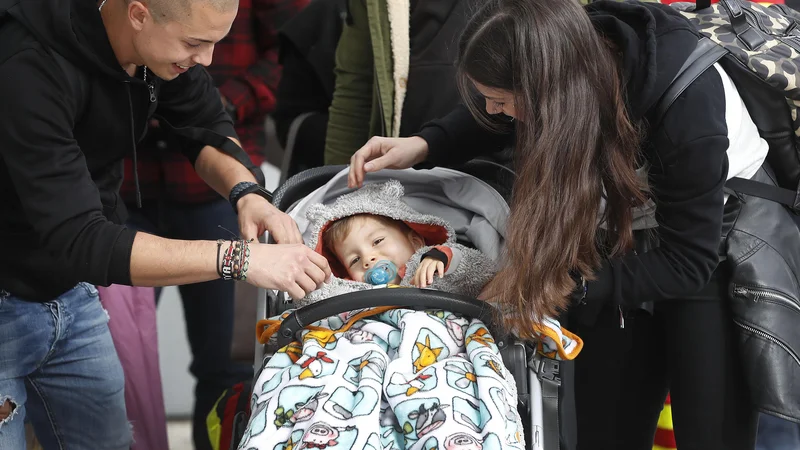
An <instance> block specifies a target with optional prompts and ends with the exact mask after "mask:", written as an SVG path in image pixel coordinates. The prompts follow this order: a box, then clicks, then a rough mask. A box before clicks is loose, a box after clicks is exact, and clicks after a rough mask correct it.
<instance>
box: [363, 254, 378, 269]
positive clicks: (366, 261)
mask: <svg viewBox="0 0 800 450" xmlns="http://www.w3.org/2000/svg"><path fill="white" fill-rule="evenodd" d="M377 259H378V258H376V257H374V256H373V257H371V258H364V269H369V268H370V267H372V265H373V264H375V261H376V260H377Z"/></svg>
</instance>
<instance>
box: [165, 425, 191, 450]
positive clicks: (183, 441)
mask: <svg viewBox="0 0 800 450" xmlns="http://www.w3.org/2000/svg"><path fill="white" fill-rule="evenodd" d="M167 435H168V437H169V448H170V450H192V449H193V446H192V423H191V422H189V421H188V420H186V421H170V422H169V423H168V424H167Z"/></svg>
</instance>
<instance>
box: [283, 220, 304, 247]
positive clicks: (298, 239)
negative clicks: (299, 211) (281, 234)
mask: <svg viewBox="0 0 800 450" xmlns="http://www.w3.org/2000/svg"><path fill="white" fill-rule="evenodd" d="M286 226H287V230H286V243H287V244H302V243H303V235H302V234H300V229H299V228H297V222H295V221H294V220H292V223H290V224H287V225H286Z"/></svg>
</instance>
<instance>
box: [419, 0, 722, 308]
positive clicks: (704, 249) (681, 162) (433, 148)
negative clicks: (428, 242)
mask: <svg viewBox="0 0 800 450" xmlns="http://www.w3.org/2000/svg"><path fill="white" fill-rule="evenodd" d="M586 9H587V11H588V13H589V15H590V17H591V19H592V22H593V24H594V25H595V28H596V29H597V30H598V31H599V32H600V33H601V34H602V35H605V36H607V37H608V38H609V39H611V40H612V42H614V43H615V44H616V45H617V46H618V48H620V49H621V51H622V53H623V58H622V59H623V62H622V64H623V73H624V80H625V83H626V85H625V88H626V95H627V103H628V108H629V113H630V116H631V118H632V119H633V120H634V121H637V122H639V121H641V122H642V123H644V124H645V126H646V123H647V119H648V114H649V113H650V111H651V108H653V106H654V105H655V104H656V102H657V101H658V99H659V98H661V96H662V94H663V93H664V91H665V90H666V88H667V87H668V86H669V84H670V82H671V81H672V79H673V78H674V76H675V74H676V73H677V72H678V70H679V69H680V68H681V66H682V65H683V63H684V61H686V59H687V58H688V56H689V54H690V53H691V52H692V50H693V49H694V47H695V45H696V43H697V40H698V37H699V36H698V34H697V32H696V31H695V30H694V28H692V26H691V24H690V23H689V22H688V21H687V20H685V19H684V18H683V17H682V16H681V15H680V14H679V13H677V12H676V11H674V10H672V9H670V7H668V6H665V5H660V4H653V3H635V2H626V3H617V2H609V1H602V2H594V3H592V4H591V5H589V6H587V7H586ZM574 120H580V118H579V117H576V118H574ZM565 131H568V130H565ZM419 136H421V137H423V138H424V139H425V140H426V141H427V142H428V145H429V148H430V152H429V158H428V163H432V164H436V165H455V164H458V163H459V162H462V161H466V160H469V159H471V158H472V157H474V156H477V153H478V152H480V151H487V149H497V150H499V149H501V148H502V146H503V145H504V144H508V143H509V142H508V141H509V137H508V136H504V135H498V134H493V133H490V132H488V131H486V130H485V129H483V128H481V127H480V126H479V125H478V124H477V123H476V122H475V120H474V119H473V118H472V117H471V116H470V114H469V112H468V111H467V110H466V109H465V108H463V107H462V108H460V109H458V110H456V111H454V112H453V113H451V114H450V115H448V116H447V117H445V118H443V119H441V120H439V121H434V122H432V123H429V124H428V125H427V126H426V127H425V128H423V129H422V130H421V131H420V133H419ZM727 136H728V130H727V125H726V122H725V95H724V91H723V85H722V80H721V78H720V76H719V74H718V73H717V72H716V71H714V70H708V71H706V72H705V73H704V74H703V75H701V76H700V77H699V78H698V79H697V80H696V81H695V82H694V83H693V84H692V85H691V86H689V88H687V89H686V90H685V91H684V92H683V94H681V96H680V97H678V99H677V100H676V101H675V103H673V105H672V107H671V108H670V109H669V112H668V113H667V114H666V116H665V117H664V119H663V122H662V123H661V126H660V127H659V128H658V129H648V130H646V138H645V140H644V143H643V146H642V153H643V157H644V158H645V159H646V162H647V164H648V166H649V172H648V181H649V185H650V189H651V193H652V196H653V198H654V200H655V203H656V207H657V210H656V220H657V221H658V228H657V229H656V230H655V232H656V233H657V236H658V238H659V242H660V246H659V248H656V249H654V250H651V251H648V252H646V253H641V254H638V255H637V254H633V253H631V254H630V255H628V256H626V257H623V258H617V259H608V260H606V261H605V262H604V263H603V266H602V267H601V268H600V269H599V271H598V272H597V273H596V276H597V280H595V281H592V282H590V283H589V285H588V292H587V298H586V299H585V300H586V301H585V303H584V304H581V305H580V306H578V307H577V308H576V310H575V311H574V313H575V314H576V315H577V316H578V319H579V320H581V321H582V322H585V323H591V322H593V321H594V317H596V315H597V313H598V312H599V311H600V309H601V308H602V307H603V306H604V305H605V304H606V302H611V303H612V304H614V305H621V306H623V307H630V308H635V307H638V306H639V305H641V304H642V303H643V302H648V301H653V300H662V299H669V298H686V297H687V296H691V295H692V294H694V293H696V292H698V291H699V290H700V289H702V288H703V287H704V286H705V285H706V284H707V283H708V282H709V280H710V278H711V274H712V272H713V271H714V270H715V268H716V267H717V264H718V261H719V258H718V248H719V242H720V235H721V228H722V213H723V199H724V194H723V187H724V184H725V180H726V177H727V173H728V159H727V155H726V151H727V149H728V137H727ZM470 151H471V152H470ZM569 207H570V205H564V208H569ZM521 270H524V268H521Z"/></svg>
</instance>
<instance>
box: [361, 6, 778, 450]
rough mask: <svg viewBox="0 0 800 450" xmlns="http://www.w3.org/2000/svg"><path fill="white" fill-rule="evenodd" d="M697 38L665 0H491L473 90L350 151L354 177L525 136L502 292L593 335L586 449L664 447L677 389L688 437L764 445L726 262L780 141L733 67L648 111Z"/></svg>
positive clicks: (456, 159)
mask: <svg viewBox="0 0 800 450" xmlns="http://www.w3.org/2000/svg"><path fill="white" fill-rule="evenodd" d="M697 39H698V34H697V32H696V31H695V30H694V29H693V28H692V27H691V25H690V24H689V23H688V22H687V21H686V20H685V19H683V18H682V17H681V16H680V15H679V14H678V13H676V12H674V11H672V10H671V9H670V8H668V7H666V6H663V5H658V4H644V3H616V2H596V3H593V4H591V5H590V6H588V7H586V8H582V7H581V6H579V5H578V4H577V2H576V1H575V0H488V1H487V2H485V3H483V4H482V6H481V7H480V9H479V10H478V11H477V12H476V14H475V15H474V16H473V18H472V19H471V21H470V22H469V24H468V26H467V28H466V29H465V31H464V34H463V36H462V38H461V41H460V44H459V59H458V73H459V84H460V87H461V91H462V97H463V99H464V104H465V106H464V107H460V108H459V109H457V110H455V111H454V112H452V113H451V114H449V115H448V116H446V117H444V118H442V119H440V120H437V121H434V122H432V123H429V124H427V125H426V126H425V127H424V128H423V129H422V130H421V131H420V132H419V133H418V134H417V135H416V136H414V137H411V138H405V139H388V138H373V139H372V140H371V141H370V142H369V143H368V144H367V145H365V146H364V147H363V148H361V149H360V150H359V151H358V152H357V153H356V154H355V155H354V156H353V158H352V160H351V169H350V170H351V172H350V178H349V182H350V186H351V187H355V186H359V185H361V184H362V182H363V179H364V175H365V172H373V171H376V170H380V169H383V168H397V169H401V168H407V167H411V166H414V165H417V164H420V163H425V164H427V165H451V166H452V165H456V164H459V163H461V162H464V161H466V160H468V159H471V158H473V157H475V156H478V155H480V154H482V153H488V152H492V151H496V150H499V149H501V148H503V146H504V145H507V144H513V145H514V155H515V157H514V164H515V170H516V173H517V180H516V182H515V185H514V189H513V196H512V202H511V211H512V212H511V217H510V219H509V222H508V229H507V240H506V258H505V261H504V266H503V268H502V270H501V271H500V273H499V274H498V275H497V277H496V278H495V280H494V281H493V282H492V284H491V285H490V289H489V291H488V292H487V293H486V295H487V297H488V298H490V299H493V300H495V301H497V302H500V303H501V304H503V305H504V306H505V308H504V310H507V311H509V313H508V314H507V315H506V317H504V319H505V320H506V322H507V324H508V326H509V329H513V330H514V331H515V332H516V333H518V334H520V335H522V336H527V337H529V336H530V330H532V328H533V323H534V322H536V321H537V320H538V319H539V318H541V317H543V316H545V315H553V314H559V313H561V312H563V311H566V317H567V318H568V321H569V326H570V327H571V328H572V329H573V330H574V331H576V332H577V333H578V335H580V336H581V337H582V338H583V339H584V341H585V343H586V345H585V348H584V351H583V353H582V354H581V355H580V357H579V358H578V359H577V360H576V381H575V389H576V402H577V411H578V430H579V432H578V434H579V436H578V445H579V448H597V449H649V448H652V445H653V435H654V433H655V429H656V422H657V419H658V414H659V412H660V410H661V407H662V406H663V402H664V399H665V396H666V394H667V392H668V391H669V392H671V396H672V411H673V417H674V425H675V435H676V438H677V441H678V448H680V449H681V450H688V449H702V450H713V449H751V448H753V445H754V440H755V427H756V418H755V417H756V416H755V411H754V409H753V407H752V406H751V405H750V404H749V399H748V394H747V391H746V389H745V387H744V384H743V382H742V380H741V377H740V372H741V370H740V368H739V366H738V360H737V357H736V355H735V348H734V344H733V343H734V341H735V339H734V337H733V330H732V329H731V321H730V318H729V311H728V310H727V307H726V304H725V301H724V298H725V294H724V292H725V284H726V283H725V274H724V273H723V271H722V270H721V269H718V268H717V266H718V262H719V259H718V246H719V241H720V236H721V227H722V215H723V205H724V202H725V194H724V192H723V186H724V184H725V181H726V179H727V178H728V177H732V176H744V177H749V176H752V174H753V173H754V172H755V170H756V169H757V168H758V167H759V166H760V163H761V161H763V158H764V155H765V153H766V143H764V141H763V140H761V139H760V138H759V137H758V135H757V130H756V128H755V126H754V125H753V123H752V120H751V119H750V116H749V115H748V114H747V111H746V109H744V106H743V105H742V103H741V99H740V98H739V97H738V94H737V93H736V90H735V88H734V87H732V84H731V81H730V79H729V78H728V77H727V75H725V74H724V72H723V71H722V70H721V69H719V68H717V67H715V68H714V69H716V70H708V71H706V72H705V73H704V74H703V75H701V76H700V77H699V78H698V79H697V80H696V81H695V82H694V83H693V84H692V85H691V86H690V87H689V88H688V89H686V90H685V91H684V92H683V94H681V95H680V97H679V98H678V99H677V100H676V101H675V103H674V104H673V106H672V107H671V108H670V110H669V112H668V113H667V114H666V116H665V117H664V119H663V121H662V122H661V123H660V124H659V125H658V126H656V127H651V126H650V124H649V120H650V119H651V118H652V117H651V116H650V112H651V109H652V107H653V106H654V104H655V103H656V102H657V100H658V99H659V98H660V97H661V95H662V94H663V93H664V91H665V89H666V88H667V86H668V85H669V84H670V82H671V81H672V79H673V78H674V76H675V74H676V73H677V72H678V70H679V69H680V68H681V66H682V65H683V63H684V61H685V60H686V59H687V57H688V56H689V54H690V53H691V52H692V50H693V49H694V47H695V44H696V42H697ZM734 120H735V123H734V122H733V121H734ZM745 144H746V145H745ZM745 146H746V147H747V148H746V150H747V151H738V152H734V153H736V154H737V155H739V156H737V158H740V159H742V158H743V159H744V161H742V160H739V161H737V165H736V167H737V169H736V170H735V171H734V167H733V164H732V165H731V170H729V165H728V156H729V154H728V153H729V149H734V147H736V148H739V147H745ZM751 149H752V151H751ZM748 171H751V172H752V173H750V172H748ZM729 172H731V173H729ZM733 172H736V173H733Z"/></svg>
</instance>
